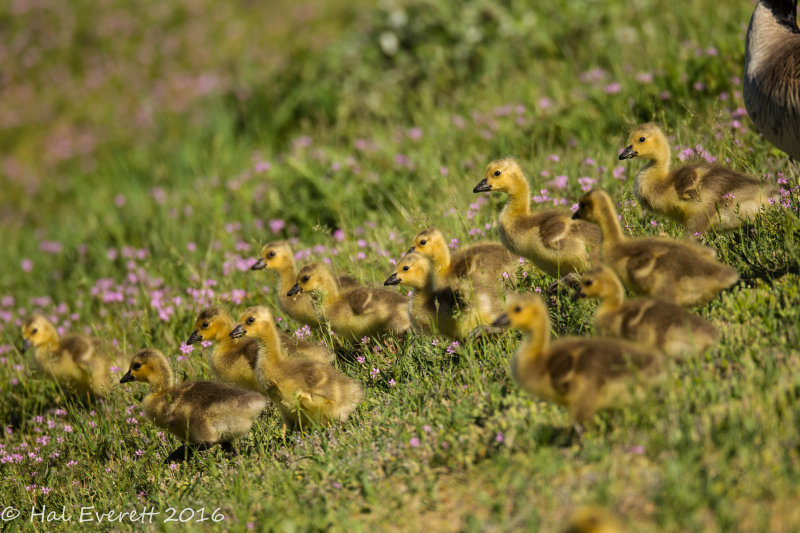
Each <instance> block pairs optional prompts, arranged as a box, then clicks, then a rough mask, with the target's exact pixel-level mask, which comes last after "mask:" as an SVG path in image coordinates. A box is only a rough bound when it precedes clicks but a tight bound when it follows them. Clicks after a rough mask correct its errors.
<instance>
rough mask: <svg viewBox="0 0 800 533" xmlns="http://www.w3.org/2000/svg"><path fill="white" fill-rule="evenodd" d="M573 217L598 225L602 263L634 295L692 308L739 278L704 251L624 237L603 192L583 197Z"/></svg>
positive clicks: (689, 245) (672, 242) (677, 243)
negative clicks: (601, 232)
mask: <svg viewBox="0 0 800 533" xmlns="http://www.w3.org/2000/svg"><path fill="white" fill-rule="evenodd" d="M573 217H574V218H584V219H586V220H590V221H592V222H596V223H598V224H599V225H600V228H602V231H603V242H602V246H601V253H602V258H603V262H604V263H605V264H606V265H607V266H609V267H610V268H611V269H612V270H613V271H614V273H615V274H616V275H617V276H619V278H620V279H621V280H622V283H623V284H624V285H625V286H626V287H627V288H628V289H630V290H632V291H633V292H635V293H638V294H646V295H648V296H653V297H657V298H660V299H662V300H666V301H669V302H674V303H677V304H678V305H682V306H684V307H693V306H699V305H705V304H707V303H708V302H710V301H711V300H713V299H714V298H716V296H717V295H718V294H719V293H720V291H722V290H723V289H727V288H728V287H730V286H732V285H733V284H734V283H736V281H737V280H738V279H739V274H738V273H737V272H736V270H734V269H733V268H731V267H729V266H727V265H724V264H722V263H720V262H719V261H717V260H716V253H715V252H714V250H713V249H711V248H708V247H707V246H701V245H699V244H696V243H693V242H687V241H679V240H676V239H667V238H659V237H647V238H638V239H631V238H627V237H625V235H624V234H623V233H622V228H620V225H619V221H618V220H617V213H616V210H615V209H614V204H613V203H612V202H611V198H609V196H608V194H606V192H605V191H602V190H599V189H597V190H593V191H590V192H588V193H586V194H585V195H584V196H583V197H582V198H581V199H580V202H579V203H578V210H577V211H576V212H575V214H574V215H573Z"/></svg>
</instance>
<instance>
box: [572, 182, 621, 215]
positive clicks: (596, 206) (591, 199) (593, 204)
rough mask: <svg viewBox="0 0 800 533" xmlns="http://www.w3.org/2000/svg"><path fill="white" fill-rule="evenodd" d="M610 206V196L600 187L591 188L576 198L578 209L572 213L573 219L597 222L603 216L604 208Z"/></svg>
mask: <svg viewBox="0 0 800 533" xmlns="http://www.w3.org/2000/svg"><path fill="white" fill-rule="evenodd" d="M608 206H611V207H612V208H613V204H612V202H611V197H610V196H609V195H608V193H607V192H606V191H604V190H602V189H593V190H591V191H589V192H587V193H586V194H584V195H583V196H581V199H580V200H578V210H577V211H575V213H574V214H573V215H572V218H573V219H574V220H578V219H581V220H588V221H589V222H598V221H599V220H600V218H601V217H602V216H603V210H604V208H607V207H608Z"/></svg>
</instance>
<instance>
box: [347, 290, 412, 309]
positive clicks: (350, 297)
mask: <svg viewBox="0 0 800 533" xmlns="http://www.w3.org/2000/svg"><path fill="white" fill-rule="evenodd" d="M345 298H346V300H347V303H348V304H349V305H350V309H351V310H352V311H353V313H354V314H356V315H366V314H369V313H371V312H372V311H374V310H375V307H374V306H375V305H378V304H385V305H389V306H392V305H398V304H404V303H406V301H407V300H406V298H405V296H402V295H401V294H398V293H396V292H391V291H386V290H383V289H376V288H366V287H362V288H358V289H355V290H351V291H349V292H348V293H346V295H345Z"/></svg>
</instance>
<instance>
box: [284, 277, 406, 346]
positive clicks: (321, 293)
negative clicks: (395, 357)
mask: <svg viewBox="0 0 800 533" xmlns="http://www.w3.org/2000/svg"><path fill="white" fill-rule="evenodd" d="M300 292H303V293H306V294H311V293H312V292H313V293H315V294H316V295H317V297H318V298H319V300H318V301H319V306H320V308H321V310H322V312H323V314H324V318H325V320H327V321H328V322H329V323H330V326H331V328H332V329H333V331H334V332H335V333H336V334H337V335H341V336H343V337H345V338H347V339H349V340H359V339H361V338H363V337H371V336H376V335H381V334H384V333H393V334H400V333H404V332H405V331H407V330H408V329H409V327H410V326H411V320H410V318H409V316H408V300H407V299H406V297H405V296H403V295H401V294H398V293H396V292H392V291H388V290H386V289H380V288H377V287H354V288H350V289H340V288H339V285H338V284H337V283H336V280H334V278H333V275H332V274H331V272H330V270H328V268H327V267H326V266H325V265H323V264H322V263H311V264H308V265H306V266H304V267H303V268H301V269H300V272H298V273H297V282H296V283H295V284H294V286H293V287H292V288H291V290H290V291H289V293H288V295H289V296H294V295H295V294H298V293H300Z"/></svg>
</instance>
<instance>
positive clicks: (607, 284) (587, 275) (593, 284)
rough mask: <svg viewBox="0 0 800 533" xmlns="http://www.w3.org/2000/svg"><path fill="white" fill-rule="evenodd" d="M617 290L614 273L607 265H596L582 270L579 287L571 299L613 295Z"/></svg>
mask: <svg viewBox="0 0 800 533" xmlns="http://www.w3.org/2000/svg"><path fill="white" fill-rule="evenodd" d="M617 291H618V289H617V282H616V274H614V272H613V271H612V270H611V269H610V268H608V267H607V266H605V265H598V266H596V267H593V268H591V269H590V270H587V271H586V272H584V274H583V276H581V283H580V287H579V288H578V290H577V291H575V295H574V296H573V297H572V299H573V300H577V299H578V298H605V297H607V296H613V295H614V294H616V293H617Z"/></svg>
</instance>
